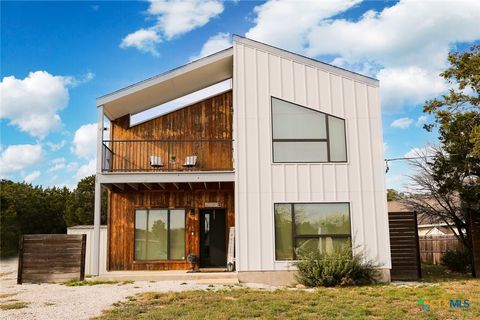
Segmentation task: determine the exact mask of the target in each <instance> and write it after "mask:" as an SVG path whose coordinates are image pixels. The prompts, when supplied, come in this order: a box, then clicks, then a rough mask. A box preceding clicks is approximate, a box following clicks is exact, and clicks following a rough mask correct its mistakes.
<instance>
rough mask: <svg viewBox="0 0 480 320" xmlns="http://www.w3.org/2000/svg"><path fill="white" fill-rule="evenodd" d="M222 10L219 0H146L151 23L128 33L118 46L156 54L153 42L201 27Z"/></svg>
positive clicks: (155, 44) (168, 38) (155, 43)
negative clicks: (153, 21)
mask: <svg viewBox="0 0 480 320" xmlns="http://www.w3.org/2000/svg"><path fill="white" fill-rule="evenodd" d="M222 12H223V3H222V1H220V0H177V1H171V0H150V5H149V8H148V10H147V15H148V16H149V18H153V19H154V20H155V24H154V25H153V26H151V27H149V28H148V29H144V28H142V29H139V30H137V31H135V32H133V33H130V34H128V35H127V36H125V37H124V38H123V39H122V42H121V44H120V47H121V48H127V47H135V48H137V49H138V50H140V51H142V52H150V53H151V54H153V55H155V56H157V55H158V51H157V49H156V46H157V44H158V43H160V42H161V41H162V39H165V40H171V39H173V38H175V37H177V36H180V35H182V34H184V33H187V32H189V31H192V30H194V29H196V28H199V27H202V26H204V25H205V24H207V23H208V22H209V21H210V20H211V19H212V18H214V17H215V16H217V15H219V14H220V13H222Z"/></svg>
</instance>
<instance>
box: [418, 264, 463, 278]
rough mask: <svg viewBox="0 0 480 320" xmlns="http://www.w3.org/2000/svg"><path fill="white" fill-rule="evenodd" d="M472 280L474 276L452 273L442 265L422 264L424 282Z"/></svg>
mask: <svg viewBox="0 0 480 320" xmlns="http://www.w3.org/2000/svg"><path fill="white" fill-rule="evenodd" d="M471 278H472V276H471V274H469V273H458V272H452V271H450V270H448V269H447V268H446V267H444V266H441V265H434V264H422V281H426V282H440V281H451V280H463V279H471Z"/></svg>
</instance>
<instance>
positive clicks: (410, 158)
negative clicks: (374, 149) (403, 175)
mask: <svg viewBox="0 0 480 320" xmlns="http://www.w3.org/2000/svg"><path fill="white" fill-rule="evenodd" d="M435 157H436V156H421V157H420V156H418V157H401V158H390V159H385V173H388V171H389V170H390V167H389V166H388V162H390V161H403V160H415V159H425V158H435Z"/></svg>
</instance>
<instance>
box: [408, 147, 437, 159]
mask: <svg viewBox="0 0 480 320" xmlns="http://www.w3.org/2000/svg"><path fill="white" fill-rule="evenodd" d="M435 153H436V151H435V148H433V147H432V146H427V147H421V148H418V147H417V148H412V149H410V150H409V151H408V152H407V153H405V155H404V157H405V158H415V157H425V156H433V155H435Z"/></svg>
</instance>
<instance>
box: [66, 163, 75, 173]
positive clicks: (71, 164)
mask: <svg viewBox="0 0 480 320" xmlns="http://www.w3.org/2000/svg"><path fill="white" fill-rule="evenodd" d="M66 168H67V170H68V171H74V170H77V168H78V163H77V162H70V163H69V164H67V167H66Z"/></svg>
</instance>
